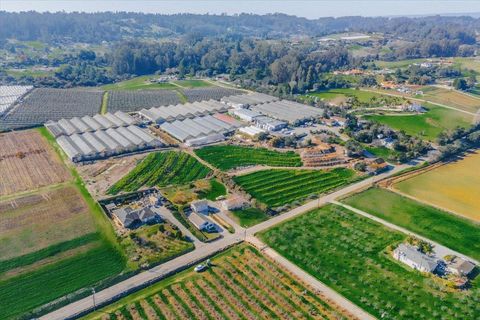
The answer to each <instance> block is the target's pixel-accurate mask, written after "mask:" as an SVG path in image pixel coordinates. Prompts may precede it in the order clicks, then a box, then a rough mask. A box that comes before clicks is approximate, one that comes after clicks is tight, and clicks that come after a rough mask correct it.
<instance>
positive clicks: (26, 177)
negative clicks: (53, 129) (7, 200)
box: [0, 130, 71, 197]
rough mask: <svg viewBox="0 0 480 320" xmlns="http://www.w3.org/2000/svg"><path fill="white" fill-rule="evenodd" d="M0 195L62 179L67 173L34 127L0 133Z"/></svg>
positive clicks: (67, 175)
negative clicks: (32, 128) (26, 129)
mask: <svg viewBox="0 0 480 320" xmlns="http://www.w3.org/2000/svg"><path fill="white" fill-rule="evenodd" d="M0 146H1V147H0V177H1V179H0V197H1V196H5V195H10V194H14V193H17V192H22V191H28V190H33V189H36V188H39V187H43V186H47V185H51V184H56V183H60V182H64V181H66V180H68V179H70V177H71V176H70V173H69V172H68V170H67V168H66V167H65V166H64V165H63V164H62V161H61V159H60V158H59V157H58V156H57V154H56V153H55V151H54V150H53V149H52V148H51V147H50V146H49V145H48V142H47V141H46V140H45V139H44V138H43V137H42V136H41V134H40V133H39V132H37V131H35V130H28V131H21V132H10V133H4V134H0Z"/></svg>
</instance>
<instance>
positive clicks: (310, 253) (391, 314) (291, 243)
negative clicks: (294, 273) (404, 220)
mask: <svg viewBox="0 0 480 320" xmlns="http://www.w3.org/2000/svg"><path fill="white" fill-rule="evenodd" d="M260 237H261V238H262V239H263V241H265V242H266V243H267V244H268V245H269V246H271V247H272V248H273V249H275V250H276V251H277V252H278V253H279V254H281V255H283V256H285V257H286V258H287V259H289V260H290V261H292V262H293V263H295V264H296V265H297V266H299V267H300V268H302V269H303V270H305V271H306V272H308V273H310V274H311V275H313V276H314V277H316V278H317V279H319V280H320V281H322V282H323V283H325V284H326V285H328V286H329V287H331V288H332V289H334V290H335V291H337V292H339V293H340V294H342V295H343V296H345V297H346V298H347V299H349V300H351V301H352V302H353V303H355V304H357V305H358V306H360V307H362V308H363V309H364V310H366V311H367V312H369V313H370V314H371V315H373V316H374V317H376V318H378V319H380V318H382V319H478V315H479V303H478V302H479V300H478V299H479V297H480V288H479V287H478V285H479V281H477V280H474V281H472V287H471V288H469V290H462V291H454V290H452V289H449V288H448V287H447V286H446V284H445V283H443V282H442V281H443V280H442V279H440V278H437V277H431V276H427V275H424V274H422V273H420V272H417V271H414V270H412V269H409V268H407V267H405V266H404V265H403V264H402V263H401V262H398V261H395V260H394V259H392V258H391V253H390V252H389V250H390V249H389V248H391V246H392V245H396V244H397V243H399V242H401V241H403V240H404V239H405V237H406V235H404V234H402V233H399V232H396V231H393V230H392V229H388V228H386V227H384V226H382V225H381V224H379V223H377V222H374V221H372V220H370V219H367V218H364V217H362V216H360V215H357V214H355V213H353V212H350V211H348V210H346V209H343V208H341V207H338V206H334V205H329V206H325V207H323V208H321V209H317V210H314V211H312V212H310V213H307V214H304V215H301V216H299V217H297V218H295V219H294V220H290V221H288V222H286V223H282V224H280V225H277V226H275V227H273V228H271V229H269V230H267V231H265V232H263V233H261V234H260ZM477 278H478V277H477Z"/></svg>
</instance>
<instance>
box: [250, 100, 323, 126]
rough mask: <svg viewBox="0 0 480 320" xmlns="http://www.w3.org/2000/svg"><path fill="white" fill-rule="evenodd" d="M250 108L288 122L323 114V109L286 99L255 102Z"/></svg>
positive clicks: (291, 122)
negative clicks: (261, 102)
mask: <svg viewBox="0 0 480 320" xmlns="http://www.w3.org/2000/svg"><path fill="white" fill-rule="evenodd" d="M251 110H253V111H256V112H259V113H261V114H264V115H266V116H269V117H271V118H274V119H277V120H284V121H287V122H289V123H290V124H295V123H298V122H303V121H306V120H310V119H313V118H318V117H322V116H323V109H320V108H315V107H311V106H307V105H305V104H302V103H297V102H293V101H288V100H280V101H274V102H269V103H265V104H257V105H255V106H252V107H251Z"/></svg>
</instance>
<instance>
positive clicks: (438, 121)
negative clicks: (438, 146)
mask: <svg viewBox="0 0 480 320" xmlns="http://www.w3.org/2000/svg"><path fill="white" fill-rule="evenodd" d="M424 106H425V108H427V109H428V111H427V112H426V113H423V114H415V115H366V116H364V118H365V119H367V120H373V121H376V122H379V123H382V124H385V125H387V126H389V127H391V128H392V129H395V130H404V131H405V132H406V133H407V134H409V135H412V136H419V137H421V138H423V139H426V140H429V141H434V140H435V138H436V137H437V136H438V135H439V134H440V132H442V131H443V130H451V129H454V128H455V127H457V126H460V127H465V128H466V127H469V126H471V124H472V120H473V117H472V116H471V115H469V114H466V113H462V112H458V111H455V110H452V109H447V108H442V107H439V106H435V105H432V104H428V103H425V104H424Z"/></svg>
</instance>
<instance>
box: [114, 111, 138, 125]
mask: <svg viewBox="0 0 480 320" xmlns="http://www.w3.org/2000/svg"><path fill="white" fill-rule="evenodd" d="M114 115H115V116H116V117H117V118H119V119H120V120H122V121H123V122H124V123H126V124H128V125H132V124H136V123H137V120H135V118H134V117H132V116H131V115H129V114H127V113H125V112H123V111H117V112H115V113H114Z"/></svg>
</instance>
